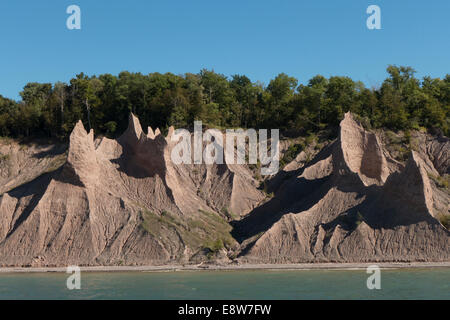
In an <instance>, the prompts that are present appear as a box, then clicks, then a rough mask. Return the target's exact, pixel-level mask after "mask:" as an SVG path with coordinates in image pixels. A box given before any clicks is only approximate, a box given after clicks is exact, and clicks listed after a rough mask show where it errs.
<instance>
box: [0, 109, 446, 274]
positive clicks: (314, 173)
mask: <svg viewBox="0 0 450 320" xmlns="http://www.w3.org/2000/svg"><path fill="white" fill-rule="evenodd" d="M172 134H173V128H170V129H169V133H168V136H167V137H164V136H163V135H162V134H161V133H160V132H159V130H158V129H157V130H156V131H155V132H153V130H152V129H151V128H149V129H148V133H147V134H145V133H144V132H143V130H142V128H141V125H140V123H139V120H138V119H137V118H136V117H135V116H133V115H130V121H129V127H128V129H127V131H126V132H125V133H124V134H123V135H122V136H121V137H119V138H118V139H117V140H113V139H107V138H102V139H94V133H93V132H92V131H91V132H89V133H88V132H86V130H85V129H84V127H83V125H82V123H81V122H79V123H78V124H77V125H76V127H75V128H74V130H73V132H72V134H71V137H70V146H69V150H68V153H67V159H66V161H65V163H64V164H63V165H62V166H61V167H59V165H55V163H59V161H60V160H61V159H60V157H59V155H60V154H62V153H63V151H64V150H61V151H58V152H53V153H49V156H46V157H44V160H42V159H41V158H42V157H39V156H36V155H42V154H44V155H47V153H48V152H49V149H48V148H50V147H48V148H47V147H46V148H45V149H44V150H40V149H39V150H31V151H29V155H20V153H19V151H20V150H18V149H17V148H19V147H17V146H9V147H6V146H3V147H2V148H3V149H0V153H1V154H8V155H9V156H8V159H6V158H7V157H5V156H3V158H4V159H3V160H4V161H5V160H10V157H15V158H16V159H18V160H17V161H16V163H15V164H14V165H12V166H11V165H9V166H6V165H2V164H1V163H0V184H1V186H0V265H1V266H65V265H70V264H77V265H93V266H94V265H162V264H184V263H196V262H199V261H206V260H211V261H216V262H219V261H220V262H222V263H228V262H230V261H231V260H232V259H235V258H236V257H237V259H238V260H239V261H241V262H251V263H297V262H334V261H339V262H367V261H449V260H450V250H449V240H450V233H449V231H448V230H446V229H445V228H444V227H443V226H442V225H441V224H440V222H439V221H438V219H437V217H438V214H442V213H443V214H449V212H448V203H449V200H448V199H449V196H448V193H446V192H444V191H442V190H441V189H439V188H438V187H437V186H436V183H435V182H434V181H432V180H430V178H429V177H430V175H432V176H436V175H437V176H439V175H440V174H445V173H448V172H449V171H448V170H449V142H448V140H445V139H444V138H440V140H439V139H438V140H436V139H434V140H433V139H431V138H430V137H425V138H423V139H425V140H426V141H424V142H423V146H421V148H420V149H419V150H418V151H417V152H414V151H413V152H412V153H411V155H410V157H409V160H408V162H407V163H406V165H402V164H401V163H398V162H397V161H395V160H394V159H392V158H391V157H390V156H389V153H388V152H387V151H386V150H385V149H384V148H383V146H382V144H381V143H380V141H379V139H378V137H377V136H376V135H375V134H374V133H370V132H367V131H366V130H364V129H363V128H362V126H361V125H360V124H359V123H358V122H357V121H355V120H354V119H353V117H352V115H351V114H347V115H346V116H345V119H344V120H343V121H342V123H341V132H340V137H339V138H338V140H336V141H335V142H333V143H331V144H329V145H327V146H326V147H325V148H324V149H323V150H322V151H321V152H320V153H319V154H318V155H317V156H316V157H315V158H314V159H312V160H311V161H309V162H307V163H306V165H305V166H301V167H300V168H297V169H295V170H292V171H290V174H291V175H290V176H287V177H286V176H282V179H279V177H276V176H275V177H273V179H277V181H282V182H281V183H277V190H276V192H275V196H274V197H273V198H272V199H270V200H269V201H265V200H264V199H265V195H264V193H263V192H262V191H260V190H259V189H258V187H257V185H258V183H257V182H256V181H255V180H254V179H253V177H252V173H251V171H250V170H249V169H248V168H247V166H245V165H226V164H223V165H175V164H174V163H173V162H172V161H171V157H170V154H171V150H172V148H173V147H174V142H172V141H171V137H172ZM14 148H15V149H14ZM6 149H7V151H8V152H5V150H6ZM13 149H14V150H13ZM11 150H12V151H11ZM54 154H56V155H54ZM57 155H58V156H57ZM55 159H56V160H55ZM19 160H20V161H19ZM291 167H294V166H291ZM296 167H298V166H296ZM11 168H12V169H11ZM55 168H58V169H56V170H54V169H55ZM38 172H39V174H37V173H38ZM280 174H281V172H280Z"/></svg>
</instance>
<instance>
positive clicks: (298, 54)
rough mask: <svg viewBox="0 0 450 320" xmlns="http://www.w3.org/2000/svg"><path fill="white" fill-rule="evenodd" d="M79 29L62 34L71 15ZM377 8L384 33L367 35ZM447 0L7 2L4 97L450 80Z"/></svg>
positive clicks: (2, 13)
mask: <svg viewBox="0 0 450 320" xmlns="http://www.w3.org/2000/svg"><path fill="white" fill-rule="evenodd" d="M71 4H76V5H78V6H80V7H81V11H82V29H81V30H68V29H67V28H66V19H67V17H68V16H69V15H68V14H66V8H67V7H68V6H69V5H71ZM370 4H376V5H378V6H380V8H381V24H382V30H368V29H367V28H366V19H367V17H368V15H367V14H366V8H367V7H368V5H370ZM449 15H450V1H448V0H430V1H424V0H395V1H392V0H389V1H387V0H371V1H365V0H341V1H337V0H315V1H312V0H310V1H302V0H290V1H287V0H286V1H283V0H278V1H275V0H270V1H268V0H239V1H235V0H222V1H218V0H158V1H155V0H127V1H124V0H120V1H119V0H95V1H94V0H70V1H66V0H40V1H35V0H28V1H25V0H2V1H1V3H0V39H1V50H0V74H1V76H0V94H2V95H4V96H6V97H10V98H14V99H18V92H19V91H21V89H22V88H23V86H24V85H25V84H26V83H27V82H35V81H36V82H55V81H58V80H60V81H66V82H67V81H69V80H70V78H72V77H73V76H75V75H76V74H77V73H80V72H85V73H87V74H89V75H93V74H101V73H112V74H118V73H119V72H120V71H123V70H128V71H133V72H142V73H144V74H146V73H150V72H173V73H176V74H181V73H185V72H193V73H197V72H198V71H200V69H202V68H208V69H214V70H215V71H216V72H220V73H223V74H225V75H227V76H230V75H232V74H236V73H239V74H246V75H248V76H249V77H250V78H251V79H252V80H253V81H256V80H260V81H262V82H264V83H266V84H267V83H268V82H269V81H270V79H272V78H273V77H275V76H276V75H277V74H278V73H280V72H285V73H287V74H289V75H292V76H295V77H296V78H298V79H299V81H300V82H301V83H305V82H306V81H307V80H308V79H309V78H311V77H312V76H313V75H315V74H322V75H325V76H330V75H347V76H350V77H352V78H353V79H355V80H361V81H363V82H364V83H365V84H366V85H368V86H377V85H379V84H380V83H381V81H382V80H383V79H384V78H385V77H386V72H385V69H386V66H387V65H388V64H398V65H409V66H412V67H414V68H415V69H416V70H417V71H418V76H419V77H422V76H424V75H431V76H433V77H443V76H445V74H447V73H450V20H449Z"/></svg>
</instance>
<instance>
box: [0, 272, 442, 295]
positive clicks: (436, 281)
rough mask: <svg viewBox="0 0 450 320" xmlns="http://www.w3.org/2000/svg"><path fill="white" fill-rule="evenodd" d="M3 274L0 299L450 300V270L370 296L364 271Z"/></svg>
mask: <svg viewBox="0 0 450 320" xmlns="http://www.w3.org/2000/svg"><path fill="white" fill-rule="evenodd" d="M68 276H69V275H68V274H64V273H38V274H36V273H16V274H0V299H450V268H437V269H397V270H382V271H381V290H369V289H367V286H366V281H367V278H368V276H370V275H369V274H367V273H366V272H365V270H358V271H355V270H351V271H347V270H342V271H336V270H330V271H323V270H305V271H303V270H302V271H193V272H184V271H183V272H109V273H103V272H99V273H91V272H85V273H81V289H80V290H68V289H67V287H66V279H67V277H68Z"/></svg>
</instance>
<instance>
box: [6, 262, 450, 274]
mask: <svg viewBox="0 0 450 320" xmlns="http://www.w3.org/2000/svg"><path fill="white" fill-rule="evenodd" d="M371 265H377V266H379V267H380V268H381V269H399V268H449V267H450V261H449V262H382V263H377V262H373V263H301V264H228V265H213V264H211V265H209V264H199V265H184V266H183V265H164V266H89V267H81V268H80V269H81V272H176V271H239V270H363V269H366V268H367V267H368V266H371ZM66 270H67V269H66V268H65V267H26V268H24V267H11V268H0V273H27V272H36V273H43V272H66Z"/></svg>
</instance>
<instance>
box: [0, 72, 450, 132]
mask: <svg viewBox="0 0 450 320" xmlns="http://www.w3.org/2000/svg"><path fill="white" fill-rule="evenodd" d="M387 73H388V77H387V78H386V79H385V80H384V81H383V82H382V84H381V86H380V87H379V88H366V87H365V86H364V84H363V83H361V82H359V81H353V80H352V79H351V78H349V77H341V76H332V77H329V78H325V77H323V76H321V75H317V76H315V77H313V78H312V79H310V80H309V81H308V82H307V83H306V84H299V83H298V80H297V79H295V78H294V77H290V76H288V75H286V74H284V73H281V74H279V75H278V76H277V77H275V78H274V79H273V80H271V81H270V82H269V84H268V85H267V86H265V85H264V84H262V83H260V82H252V81H251V80H250V79H249V78H248V77H247V76H245V75H233V76H232V77H230V78H228V77H226V76H224V75H222V74H219V73H216V72H214V71H210V70H202V71H200V72H199V73H198V74H192V73H186V74H184V75H175V74H172V73H165V74H161V73H150V74H148V75H144V74H141V73H130V72H121V73H120V74H119V75H118V76H114V75H111V74H102V75H100V76H91V77H89V76H87V75H85V74H84V73H80V74H78V75H77V76H76V77H75V78H73V79H71V80H70V82H69V83H62V82H57V83H55V84H51V83H35V82H33V83H28V84H27V85H26V86H25V87H24V88H23V91H22V92H20V96H21V98H22V100H21V101H13V100H11V99H7V98H4V97H2V96H0V135H1V136H9V137H15V138H21V137H38V136H46V137H52V138H58V139H62V140H65V139H67V138H68V136H69V134H70V132H71V130H72V129H73V127H74V125H75V123H76V122H77V121H78V120H79V119H81V120H82V121H83V123H84V124H85V127H86V128H88V129H89V128H92V129H94V130H95V132H96V133H97V134H104V135H107V136H110V137H115V136H117V135H118V134H120V133H122V132H123V131H124V130H125V129H126V127H127V122H128V121H127V119H128V115H129V113H130V112H133V113H135V114H136V115H137V116H138V117H139V119H140V121H141V123H142V125H143V127H144V128H146V127H147V126H151V127H153V128H155V127H159V128H161V129H164V128H167V127H168V126H170V125H174V126H175V127H178V128H180V127H181V128H190V127H192V126H193V122H194V120H202V121H203V123H204V124H205V125H206V126H209V127H217V128H224V127H226V128H237V127H241V128H267V129H270V128H279V129H281V130H285V131H293V130H294V131H297V132H299V133H311V132H317V131H319V130H322V129H324V128H330V127H331V128H332V127H336V126H337V125H338V124H339V122H340V120H341V119H342V118H343V115H344V113H345V112H347V111H352V112H353V113H355V114H357V115H359V116H360V117H361V119H363V120H365V122H366V123H367V124H369V125H370V126H372V127H374V128H379V127H385V128H389V129H391V130H396V131H397V130H409V129H420V128H427V129H434V130H436V129H439V130H441V132H442V133H443V134H445V135H447V136H448V135H449V133H450V131H449V130H450V120H449V113H450V74H448V75H446V77H445V78H444V79H439V78H431V77H424V78H423V79H421V80H419V79H417V78H416V77H415V70H414V69H412V68H411V67H403V66H389V67H388V68H387Z"/></svg>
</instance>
